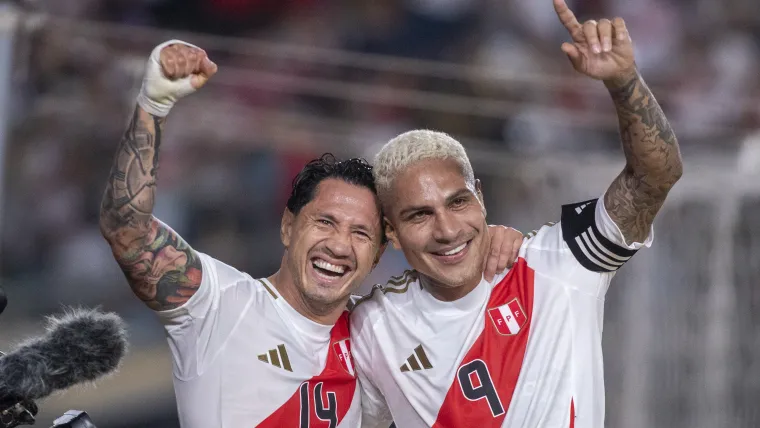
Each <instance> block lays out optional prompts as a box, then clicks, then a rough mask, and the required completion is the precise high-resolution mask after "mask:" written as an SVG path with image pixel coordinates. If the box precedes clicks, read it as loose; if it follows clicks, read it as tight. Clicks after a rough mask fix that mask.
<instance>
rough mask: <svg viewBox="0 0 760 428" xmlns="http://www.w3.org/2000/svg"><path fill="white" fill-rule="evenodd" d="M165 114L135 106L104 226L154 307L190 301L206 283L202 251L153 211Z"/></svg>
mask: <svg viewBox="0 0 760 428" xmlns="http://www.w3.org/2000/svg"><path fill="white" fill-rule="evenodd" d="M164 121H165V119H164V118H158V117H154V116H152V115H150V114H149V113H147V112H145V111H143V110H142V109H141V108H139V107H136V108H135V112H134V114H133V115H132V120H131V122H130V124H129V126H128V128H127V130H126V132H125V133H124V136H123V137H122V139H121V142H120V143H119V147H118V150H117V152H116V157H115V159H114V162H113V166H112V168H111V174H110V176H109V179H108V186H107V187H106V191H105V194H104V196H103V201H102V204H101V209H100V228H101V231H102V232H103V236H105V238H106V240H107V241H108V243H109V244H110V245H111V249H112V251H113V254H114V257H115V258H116V261H117V262H118V263H119V266H120V267H121V269H122V271H123V272H124V274H125V275H126V277H127V280H128V281H129V284H130V286H131V287H132V290H133V291H134V293H135V294H136V295H137V296H138V297H139V298H140V299H141V300H143V301H144V302H145V303H146V304H147V305H148V306H150V307H151V308H152V309H154V310H167V309H172V308H176V307H178V306H181V305H182V304H183V303H185V302H186V301H187V300H188V299H190V297H192V295H193V294H194V293H195V291H196V290H197V289H198V287H199V286H200V283H201V271H202V269H201V262H200V259H199V258H198V254H197V253H196V252H195V251H194V250H193V249H192V248H191V247H190V246H189V245H188V244H187V243H186V242H185V241H183V240H182V238H181V237H180V236H179V235H178V234H177V233H176V232H174V231H173V230H172V229H171V228H170V227H169V226H167V225H165V224H164V223H162V222H161V221H159V220H158V219H156V218H155V217H154V216H153V204H154V201H155V195H156V174H157V172H158V154H159V148H160V146H161V133H162V130H163V126H164Z"/></svg>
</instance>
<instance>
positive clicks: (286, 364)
mask: <svg viewBox="0 0 760 428" xmlns="http://www.w3.org/2000/svg"><path fill="white" fill-rule="evenodd" d="M259 361H263V362H265V363H267V364H271V365H273V366H275V367H280V368H283V369H285V370H287V371H289V372H292V371H293V368H292V367H290V359H289V358H288V351H286V350H285V345H277V349H270V350H269V352H267V353H266V354H261V355H259Z"/></svg>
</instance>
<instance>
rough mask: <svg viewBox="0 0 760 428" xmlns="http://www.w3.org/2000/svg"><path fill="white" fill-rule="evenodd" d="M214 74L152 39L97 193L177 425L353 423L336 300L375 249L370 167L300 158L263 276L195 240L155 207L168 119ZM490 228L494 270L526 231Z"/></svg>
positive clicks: (353, 382)
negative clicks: (143, 309) (162, 341)
mask: <svg viewBox="0 0 760 428" xmlns="http://www.w3.org/2000/svg"><path fill="white" fill-rule="evenodd" d="M216 71H217V67H216V65H215V64H214V63H213V62H211V61H210V60H209V58H208V57H207V55H206V53H205V52H204V51H202V50H201V49H199V48H197V47H195V46H192V45H188V44H186V43H184V42H180V41H170V42H166V43H163V44H161V45H159V46H158V47H156V48H155V49H154V50H153V52H152V53H151V56H150V58H149V60H148V65H147V69H146V74H145V77H144V80H143V86H142V89H141V91H140V94H139V95H138V99H137V106H136V107H135V111H134V114H133V116H132V121H131V123H130V124H129V127H128V128H127V131H126V132H125V134H124V137H123V138H122V140H121V142H120V144H119V147H118V151H117V154H116V158H115V160H114V163H113V167H112V170H111V175H110V178H109V182H108V186H107V188H106V192H105V195H104V197H103V204H102V208H101V218H100V226H101V230H102V233H103V235H104V236H105V238H106V240H107V241H108V243H109V244H110V246H111V249H112V251H113V254H114V256H115V258H116V261H117V262H118V263H119V265H120V267H121V268H122V270H123V271H124V273H125V275H126V277H127V280H128V282H129V284H130V286H131V287H132V290H133V291H134V293H135V294H136V295H137V296H138V297H139V298H140V299H141V300H143V301H144V302H145V303H146V304H147V305H148V306H149V307H150V308H152V309H154V310H155V311H157V313H158V315H159V317H160V319H161V320H162V322H163V323H164V325H165V328H166V332H167V336H168V340H169V345H170V348H171V352H172V356H173V367H174V369H173V372H174V386H175V391H176V396H177V405H178V410H179V417H180V423H181V425H182V426H183V427H185V428H192V427H198V428H209V427H253V426H259V427H283V426H287V427H302V428H306V427H324V428H335V427H356V426H359V424H360V417H361V411H360V396H361V395H360V393H359V390H358V386H357V378H356V369H355V368H354V365H353V363H352V358H351V348H352V346H351V343H350V340H349V325H348V312H347V311H346V309H345V308H346V304H347V302H348V299H349V295H350V293H351V292H353V291H355V290H356V287H357V286H359V284H360V283H361V281H362V280H363V279H364V278H365V277H366V276H367V274H368V273H369V272H370V270H371V269H372V268H373V267H374V266H375V264H376V263H377V261H378V259H379V258H380V256H381V254H382V251H383V249H384V238H383V231H382V223H381V218H382V217H381V214H380V210H379V202H378V200H377V196H376V194H375V187H374V181H373V177H372V168H371V166H369V165H368V164H367V163H366V162H365V161H363V160H361V159H349V160H346V161H343V162H337V161H335V159H334V158H332V157H331V156H327V155H326V156H323V157H322V158H320V159H317V160H315V161H312V162H310V163H309V164H307V165H306V166H305V167H304V169H303V170H302V171H301V172H300V173H299V174H298V176H297V177H296V179H295V180H294V182H293V188H292V193H291V195H290V198H289V199H288V202H287V208H286V209H285V212H284V214H283V217H282V223H281V228H280V233H281V238H282V242H283V244H284V246H285V252H284V255H283V258H282V264H281V267H280V270H279V271H277V272H276V273H274V274H273V275H271V276H269V277H267V278H261V279H254V278H252V277H251V276H249V275H248V274H245V273H243V272H240V271H238V270H236V269H234V268H233V267H230V266H227V265H225V264H224V263H221V262H220V261H218V260H215V259H213V258H212V257H210V256H208V255H205V254H202V253H199V252H197V251H194V250H193V249H192V248H191V247H190V246H189V245H188V244H187V243H186V242H184V241H183V240H182V238H180V236H179V235H177V233H176V232H174V231H173V230H172V229H171V228H169V226H167V225H165V224H163V223H162V222H160V221H159V220H158V219H156V218H155V217H154V216H153V215H152V212H153V205H154V199H155V188H156V172H157V168H158V150H159V146H160V144H161V136H162V131H163V128H164V123H165V120H166V119H165V118H166V116H167V114H168V113H169V111H170V109H171V108H172V106H173V105H174V103H175V102H176V101H177V100H179V99H180V98H182V97H183V96H186V95H188V94H190V93H192V92H194V91H195V90H197V89H198V88H200V87H201V86H203V85H204V84H205V83H206V82H207V81H208V79H209V78H211V77H212V76H213V75H214V74H215V73H216ZM491 233H492V236H491V246H492V247H493V248H494V252H493V254H489V256H488V268H489V269H490V271H489V272H494V271H499V270H503V268H504V266H505V265H507V263H508V262H509V261H510V260H514V258H516V254H517V250H518V249H519V246H520V243H521V241H522V234H520V233H519V232H517V231H515V230H513V229H507V228H504V227H501V226H494V227H492V228H491ZM485 257H486V256H484V258H485Z"/></svg>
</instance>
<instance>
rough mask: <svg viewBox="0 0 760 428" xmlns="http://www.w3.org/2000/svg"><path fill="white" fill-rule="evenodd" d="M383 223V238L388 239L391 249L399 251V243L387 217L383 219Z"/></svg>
mask: <svg viewBox="0 0 760 428" xmlns="http://www.w3.org/2000/svg"><path fill="white" fill-rule="evenodd" d="M383 223H384V224H385V236H386V237H387V238H388V242H390V243H391V244H392V245H393V248H395V249H397V250H400V249H401V243H400V242H399V240H398V235H396V229H394V228H393V225H392V224H391V222H390V220H388V217H383Z"/></svg>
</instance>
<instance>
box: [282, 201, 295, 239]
mask: <svg viewBox="0 0 760 428" xmlns="http://www.w3.org/2000/svg"><path fill="white" fill-rule="evenodd" d="M295 217H296V216H295V215H293V213H292V212H290V210H289V209H287V208H285V212H283V213H282V222H281V223H280V240H281V241H282V245H284V246H285V248H288V247H289V246H290V236H291V231H292V229H293V222H294V221H295Z"/></svg>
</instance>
